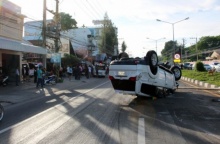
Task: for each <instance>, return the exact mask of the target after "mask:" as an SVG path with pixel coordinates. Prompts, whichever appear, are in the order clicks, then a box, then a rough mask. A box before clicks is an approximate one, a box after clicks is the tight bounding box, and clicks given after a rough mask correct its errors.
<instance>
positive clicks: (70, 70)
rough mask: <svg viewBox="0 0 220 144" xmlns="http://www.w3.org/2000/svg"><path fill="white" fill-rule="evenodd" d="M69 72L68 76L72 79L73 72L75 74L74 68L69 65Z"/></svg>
mask: <svg viewBox="0 0 220 144" xmlns="http://www.w3.org/2000/svg"><path fill="white" fill-rule="evenodd" d="M67 74H68V78H69V80H71V77H72V74H73V69H72V67H70V66H67Z"/></svg>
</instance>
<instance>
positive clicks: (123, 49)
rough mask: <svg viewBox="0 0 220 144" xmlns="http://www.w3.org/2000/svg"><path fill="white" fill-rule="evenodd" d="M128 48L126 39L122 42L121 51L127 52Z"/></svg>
mask: <svg viewBox="0 0 220 144" xmlns="http://www.w3.org/2000/svg"><path fill="white" fill-rule="evenodd" d="M126 49H127V45H126V43H125V41H123V42H122V44H121V51H122V52H125V51H126Z"/></svg>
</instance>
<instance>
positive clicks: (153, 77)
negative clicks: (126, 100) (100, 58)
mask: <svg viewBox="0 0 220 144" xmlns="http://www.w3.org/2000/svg"><path fill="white" fill-rule="evenodd" d="M134 61H135V59H134ZM136 62H137V64H123V61H122V62H121V63H120V60H118V61H117V60H116V61H112V62H111V64H110V67H109V79H110V80H111V83H112V86H113V88H114V90H115V91H116V92H118V93H121V94H125V95H126V94H129V95H136V96H147V97H151V96H156V95H157V92H158V91H159V90H162V91H163V90H170V91H173V92H174V91H175V90H176V89H177V87H178V84H177V82H176V79H175V76H174V73H173V72H172V71H171V70H169V69H167V68H165V67H163V66H157V72H156V73H155V74H153V73H152V72H151V68H150V65H148V64H147V63H145V60H143V59H142V60H137V61H136ZM124 63H126V62H124ZM128 63H132V60H131V62H128ZM175 67H177V66H175ZM179 69H180V68H179Z"/></svg>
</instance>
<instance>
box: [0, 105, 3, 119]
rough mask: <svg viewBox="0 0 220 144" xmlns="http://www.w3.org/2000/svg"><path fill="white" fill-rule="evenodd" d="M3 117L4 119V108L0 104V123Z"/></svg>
mask: <svg viewBox="0 0 220 144" xmlns="http://www.w3.org/2000/svg"><path fill="white" fill-rule="evenodd" d="M3 117H4V108H3V106H2V105H1V103H0V122H1V121H2V119H3Z"/></svg>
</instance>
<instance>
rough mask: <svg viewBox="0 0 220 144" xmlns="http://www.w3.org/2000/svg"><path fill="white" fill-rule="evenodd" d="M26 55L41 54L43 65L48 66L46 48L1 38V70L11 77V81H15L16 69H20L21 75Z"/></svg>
mask: <svg viewBox="0 0 220 144" xmlns="http://www.w3.org/2000/svg"><path fill="white" fill-rule="evenodd" d="M26 53H34V54H39V55H40V56H41V58H42V63H43V64H45V65H46V54H47V50H46V49H45V48H43V47H39V46H34V45H30V44H27V43H25V42H21V41H15V40H10V39H7V38H2V37H0V69H1V71H2V72H3V73H4V74H6V75H8V76H9V81H15V69H16V67H19V70H20V74H21V69H22V58H23V56H24V54H26ZM20 79H21V75H20Z"/></svg>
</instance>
